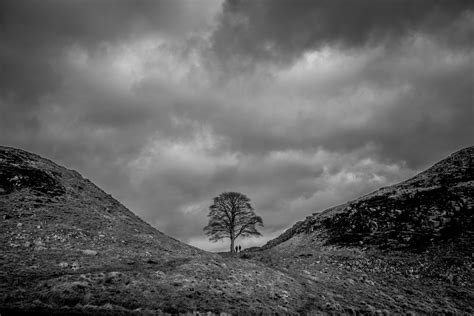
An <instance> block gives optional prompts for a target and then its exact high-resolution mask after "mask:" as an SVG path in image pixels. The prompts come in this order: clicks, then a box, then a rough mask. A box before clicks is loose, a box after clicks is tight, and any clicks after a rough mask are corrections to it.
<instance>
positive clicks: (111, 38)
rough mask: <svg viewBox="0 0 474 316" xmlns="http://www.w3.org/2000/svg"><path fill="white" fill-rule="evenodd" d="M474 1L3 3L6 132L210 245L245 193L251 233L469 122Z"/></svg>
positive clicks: (388, 180) (418, 157)
mask: <svg viewBox="0 0 474 316" xmlns="http://www.w3.org/2000/svg"><path fill="white" fill-rule="evenodd" d="M473 39H474V1H472V0H466V1H461V0H459V1H457V0H445V1H436V0H432V1H428V0H424V1H423V0H420V1H413V0H358V1H351V0H344V1H342V0H331V1H323V0H321V1H314V0H312V1H299V0H293V1H286V0H283V1H279V0H257V1H251V0H248V1H234V0H232V1H214V0H202V1H197V0H194V1H193V0H186V1H179V0H178V1H176V0H167V1H151V0H150V1H140V0H130V1H128V0H116V1H111V0H104V1H92V0H80V1H78V0H69V1H63V0H55V1H51V0H41V1H26V0H25V1H23V0H2V1H1V3H0V144H2V145H7V146H13V147H19V148H23V149H25V150H28V151H32V152H35V153H38V154H40V155H42V156H45V157H47V158H49V159H52V160H54V161H56V162H57V163H60V164H62V165H64V166H66V167H68V168H73V169H76V170H78V171H79V172H80V173H81V174H82V175H83V176H84V177H87V178H89V179H91V180H92V181H93V182H95V183H96V184H97V185H99V186H100V187H102V188H103V189H104V190H105V191H107V192H108V193H111V194H112V195H113V196H114V197H115V198H117V199H118V200H119V201H120V202H122V203H123V204H125V205H126V206H127V207H128V208H130V209H131V210H132V211H133V212H134V213H136V214H137V215H139V216H140V217H142V218H143V219H144V220H146V221H147V222H149V223H150V224H151V225H153V226H154V227H156V228H157V229H159V230H160V231H162V232H164V233H166V234H169V235H171V236H173V237H175V238H177V239H179V240H181V241H183V242H186V243H190V244H192V245H195V246H197V247H200V248H203V249H206V250H211V251H216V250H227V248H228V246H227V242H226V243H211V242H209V241H207V239H206V237H205V236H204V234H203V231H202V228H203V227H204V226H205V225H206V224H207V218H206V216H207V213H208V206H209V205H210V204H211V202H212V198H213V197H214V196H217V195H218V194H219V193H221V192H224V191H238V192H242V193H245V194H246V195H248V196H249V198H250V199H251V201H252V205H253V206H254V208H255V210H256V212H257V214H258V215H260V216H262V218H263V222H264V225H265V227H264V228H262V229H261V232H262V234H263V237H261V238H259V239H248V240H242V241H237V243H239V244H241V245H242V246H244V247H247V246H253V245H261V244H263V243H265V242H266V241H267V240H269V239H271V238H274V237H276V236H277V235H279V234H280V233H282V232H283V231H284V230H285V229H287V228H289V227H290V226H292V225H293V224H294V223H295V222H296V221H298V220H302V219H304V218H305V217H306V216H307V215H309V214H311V213H313V212H318V211H322V210H324V209H325V208H327V207H329V206H332V205H336V204H339V203H342V202H345V201H347V200H349V199H352V198H356V197H358V196H360V195H362V194H365V193H368V192H370V191H372V190H374V189H377V188H379V187H381V186H385V185H389V184H393V183H396V182H398V181H401V180H403V179H406V178H407V177H410V176H412V175H414V174H416V173H417V172H419V171H421V170H423V169H424V168H426V167H428V166H430V165H431V164H432V163H434V162H436V161H438V160H440V159H442V158H444V157H445V156H447V155H449V154H450V153H452V152H454V151H456V150H458V149H461V148H463V147H466V146H469V145H473V139H474V137H473V135H474V124H473V119H474V109H473V104H474V95H473V91H474V60H473V59H474V44H473Z"/></svg>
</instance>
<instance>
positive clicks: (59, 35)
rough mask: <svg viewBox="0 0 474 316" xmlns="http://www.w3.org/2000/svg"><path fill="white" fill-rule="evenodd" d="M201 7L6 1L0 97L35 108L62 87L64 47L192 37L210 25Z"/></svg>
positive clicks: (143, 0) (1, 19)
mask: <svg viewBox="0 0 474 316" xmlns="http://www.w3.org/2000/svg"><path fill="white" fill-rule="evenodd" d="M202 7H205V6H201V8H200V6H198V5H197V4H196V3H192V2H191V1H172V0H161V1H152V0H140V1H130V0H117V1H112V0H105V1H93V0H71V1H60V0H45V1H26V0H19V1H18V0H6V1H2V3H1V4H0V39H1V40H0V95H2V96H9V97H16V98H19V99H25V100H24V101H25V102H28V104H29V106H32V103H34V100H35V98H37V97H39V96H40V95H42V94H44V93H47V92H51V91H52V90H54V89H56V88H58V85H59V84H60V81H61V80H62V79H63V78H62V77H61V73H60V70H59V68H60V67H61V66H62V65H61V64H60V62H61V58H62V57H63V54H64V51H63V49H64V48H65V47H70V46H73V45H77V46H80V47H84V48H85V49H88V50H92V51H93V50H95V49H98V48H100V45H103V44H105V43H116V42H119V41H126V40H131V39H137V38H140V37H144V36H146V35H149V34H156V33H158V34H161V35H163V36H174V37H176V36H177V37H179V36H188V35H189V34H190V33H191V31H196V30H200V29H202V28H205V27H207V26H208V25H207V24H206V23H207V22H206V21H204V22H203V21H202V19H200V18H199V15H201V16H202V15H205V12H203V9H202ZM191 10H192V15H190V14H191ZM196 16H197V17H196Z"/></svg>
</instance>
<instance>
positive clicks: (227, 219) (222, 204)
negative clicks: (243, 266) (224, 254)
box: [204, 192, 263, 252]
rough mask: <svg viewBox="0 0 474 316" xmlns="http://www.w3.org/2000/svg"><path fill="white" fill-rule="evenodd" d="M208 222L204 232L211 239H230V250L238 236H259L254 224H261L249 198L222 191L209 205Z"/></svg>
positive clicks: (260, 219)
mask: <svg viewBox="0 0 474 316" xmlns="http://www.w3.org/2000/svg"><path fill="white" fill-rule="evenodd" d="M207 216H208V217H209V223H208V225H207V226H206V227H204V232H205V233H206V235H207V236H208V237H209V239H210V240H211V241H218V240H221V239H224V238H229V239H230V251H231V252H234V241H235V239H237V238H238V237H249V236H261V234H260V232H258V231H257V228H256V227H255V226H263V221H262V218H261V217H260V216H257V215H256V214H255V212H254V209H253V207H252V205H251V204H250V199H249V198H248V197H247V196H246V195H245V194H242V193H238V192H224V193H221V194H220V195H219V196H217V197H215V198H214V200H213V203H212V205H211V206H209V214H208V215H207Z"/></svg>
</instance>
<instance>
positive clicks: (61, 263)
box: [59, 262, 69, 269]
mask: <svg viewBox="0 0 474 316" xmlns="http://www.w3.org/2000/svg"><path fill="white" fill-rule="evenodd" d="M68 266H69V264H68V263H67V262H60V263H59V267H60V268H63V269H64V268H67V267H68Z"/></svg>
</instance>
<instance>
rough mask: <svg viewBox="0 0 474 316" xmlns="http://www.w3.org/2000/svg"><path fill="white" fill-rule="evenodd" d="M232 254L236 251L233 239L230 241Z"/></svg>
mask: <svg viewBox="0 0 474 316" xmlns="http://www.w3.org/2000/svg"><path fill="white" fill-rule="evenodd" d="M230 252H235V249H234V238H231V239H230Z"/></svg>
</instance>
